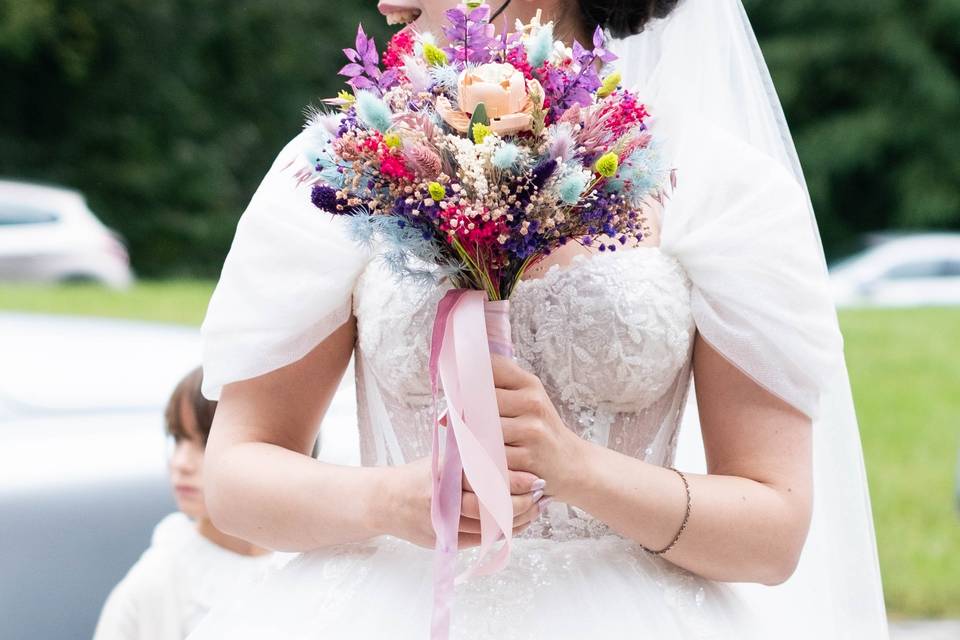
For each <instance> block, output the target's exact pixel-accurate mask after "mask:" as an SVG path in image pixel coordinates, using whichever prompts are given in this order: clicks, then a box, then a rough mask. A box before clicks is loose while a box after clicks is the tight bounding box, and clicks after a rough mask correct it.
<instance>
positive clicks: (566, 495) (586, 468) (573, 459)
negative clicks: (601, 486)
mask: <svg viewBox="0 0 960 640" xmlns="http://www.w3.org/2000/svg"><path fill="white" fill-rule="evenodd" d="M576 440H577V442H576V445H575V446H576V451H575V452H574V453H573V454H572V455H570V456H569V457H568V458H567V459H568V461H569V465H568V466H567V474H566V479H567V481H566V482H564V483H563V485H562V488H561V492H560V494H558V495H556V496H554V497H555V498H556V499H557V500H559V501H560V502H565V503H567V504H570V505H573V506H575V507H583V506H584V503H585V502H586V501H587V500H586V498H587V496H589V495H590V493H591V492H592V491H593V489H592V487H593V486H594V485H595V484H596V483H595V479H594V477H593V473H594V471H595V470H596V468H597V466H596V464H595V463H594V462H593V460H594V459H595V457H596V453H597V452H596V449H597V445H595V444H594V443H592V442H590V441H589V440H583V439H581V438H577V439H576Z"/></svg>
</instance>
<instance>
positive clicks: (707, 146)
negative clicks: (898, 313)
mask: <svg viewBox="0 0 960 640" xmlns="http://www.w3.org/2000/svg"><path fill="white" fill-rule="evenodd" d="M744 24H745V25H746V27H744ZM711 38H712V39H711ZM631 40H632V39H631ZM631 40H627V41H626V45H628V46H627V49H628V51H627V52H626V54H624V53H623V51H622V48H623V47H622V46H621V47H620V49H621V51H619V52H620V53H621V56H622V58H624V59H626V60H629V62H630V65H625V66H624V77H625V78H630V77H633V78H634V81H635V82H636V83H637V84H638V85H639V88H640V89H641V91H645V93H646V95H649V98H650V99H649V100H648V103H649V104H650V105H651V112H652V113H653V115H654V119H653V122H652V132H653V135H654V137H655V139H656V140H657V141H658V144H659V145H660V147H659V148H660V150H661V152H662V153H663V154H664V156H665V158H666V160H667V165H668V166H672V167H675V168H676V170H677V174H678V176H679V183H678V186H677V188H676V190H675V192H673V193H672V194H671V196H670V198H669V200H668V201H667V202H666V206H665V209H664V212H663V219H662V229H661V236H660V246H659V247H651V246H644V247H638V248H633V249H629V250H625V251H620V252H616V253H604V254H594V255H591V256H589V257H587V256H579V257H577V258H575V259H574V261H573V262H572V263H571V264H570V265H568V266H566V267H553V268H551V269H550V270H549V271H548V272H547V273H546V275H545V276H544V277H543V278H542V279H535V280H529V281H524V282H522V283H520V285H519V286H518V288H517V290H516V292H515V294H514V296H513V298H512V302H511V323H512V332H513V340H514V347H515V350H516V356H517V358H518V360H519V362H520V363H521V365H522V366H524V367H525V368H527V369H528V370H530V371H532V372H534V373H536V374H537V375H538V376H540V378H541V380H542V381H543V383H544V386H545V388H546V389H547V391H548V393H549V395H550V397H551V399H552V400H553V402H554V404H555V405H556V407H557V409H558V411H559V412H560V414H561V416H562V417H563V419H564V420H565V422H566V424H567V425H568V426H569V428H571V429H573V430H574V431H576V433H577V434H578V435H579V436H580V437H583V438H586V439H589V440H592V441H594V442H596V443H599V444H602V445H604V446H607V447H610V448H612V449H615V450H617V451H620V452H622V453H624V454H626V455H629V456H633V457H635V458H639V459H642V460H645V461H647V462H649V463H652V464H657V465H669V464H671V463H672V461H673V459H674V456H675V455H676V450H677V442H678V430H679V428H680V425H681V422H684V423H688V425H689V429H688V433H695V432H699V421H698V414H697V411H696V409H695V407H694V408H692V409H691V408H690V404H691V403H688V402H687V398H688V395H689V394H688V391H689V388H690V385H691V379H692V376H691V364H692V361H691V358H692V347H693V339H694V336H695V335H696V333H699V334H700V335H701V336H702V337H703V339H704V340H705V341H707V342H708V343H710V344H711V345H712V346H713V347H714V348H715V349H717V350H718V351H719V352H720V353H721V354H723V355H724V356H725V357H726V358H727V359H728V360H730V361H731V362H732V363H733V364H734V365H736V366H737V367H739V368H740V369H741V370H743V371H744V372H745V373H746V374H747V375H749V376H751V377H752V378H753V379H754V380H756V381H757V382H758V384H760V385H761V386H763V387H764V388H766V389H768V390H769V391H770V392H771V393H773V394H775V395H777V396H779V397H780V398H782V399H783V400H784V401H786V402H788V403H789V404H791V405H792V406H793V407H795V408H796V409H798V410H799V411H801V412H803V413H805V414H806V415H808V416H810V417H811V419H812V420H813V434H814V485H815V492H816V497H815V500H814V516H813V522H812V526H811V530H810V535H809V537H808V541H807V545H806V547H805V549H804V553H803V557H802V558H801V562H800V566H799V568H798V570H797V572H796V574H795V575H794V577H793V578H791V580H789V581H788V582H787V583H785V584H784V585H781V586H778V587H763V586H759V585H751V586H745V585H731V584H723V583H718V582H714V581H710V580H706V579H703V578H701V577H698V576H696V575H694V574H692V573H690V572H687V571H685V570H683V569H680V568H678V567H676V566H674V565H673V564H671V563H670V562H669V561H668V560H667V559H664V558H659V557H654V556H652V555H650V554H648V553H646V552H644V551H642V550H641V549H640V547H639V545H637V544H636V543H634V542H631V541H629V540H626V539H623V538H621V537H620V536H618V535H616V534H614V533H613V532H612V531H610V530H609V529H608V528H607V527H606V525H604V524H603V523H602V522H599V521H597V520H595V519H593V518H591V517H590V515H589V514H587V513H585V512H583V511H580V510H578V509H576V508H573V507H571V506H568V505H565V504H561V503H553V504H551V505H550V506H549V507H548V509H547V512H546V513H545V514H544V515H543V516H541V519H540V520H539V521H537V522H536V523H535V524H534V525H533V526H532V527H530V528H529V529H528V530H527V531H526V532H525V533H523V534H522V535H521V536H520V537H519V539H517V540H516V541H515V545H514V547H513V550H512V553H511V558H510V562H509V565H508V566H507V567H506V568H505V569H504V570H502V571H500V572H498V573H495V574H493V575H490V576H484V577H474V578H471V579H470V580H468V581H467V582H465V583H464V584H462V585H459V586H458V587H457V589H456V595H455V601H454V604H453V612H452V627H451V638H452V639H453V640H470V639H481V638H482V639H487V638H497V639H498V640H505V639H509V638H518V639H525V640H534V639H540V638H543V639H550V640H568V639H573V638H577V639H579V638H581V637H584V636H585V635H588V634H589V637H598V638H617V639H619V638H651V639H657V640H693V639H698V638H724V639H726V638H730V639H733V638H736V639H738V640H740V639H746V638H753V637H757V638H774V637H775V638H778V639H781V638H784V639H785V638H789V639H794V638H796V639H800V638H803V639H807V638H822V639H824V640H834V639H841V638H843V639H847V638H849V639H854V640H859V639H861V638H863V639H864V640H874V639H878V640H879V639H882V638H885V637H886V620H885V616H884V613H883V599H882V592H881V589H880V577H879V570H878V566H877V558H876V547H875V541H874V536H873V529H872V524H871V520H870V507H869V499H868V496H867V493H866V483H865V477H864V473H863V462H862V456H861V451H860V443H859V436H858V432H857V424H856V417H855V415H854V413H853V405H852V402H851V399H850V391H849V382H848V378H847V374H846V368H845V364H844V362H843V357H842V339H841V336H840V333H839V328H838V325H837V319H836V312H835V310H834V307H833V303H832V300H831V297H830V287H829V283H828V281H827V273H826V269H825V265H824V260H823V253H822V249H821V246H820V242H819V237H818V235H817V230H816V224H815V221H814V220H812V218H811V215H810V208H809V199H808V196H807V193H806V190H805V188H804V185H803V180H802V175H801V174H800V173H799V169H798V165H797V164H796V155H795V151H794V149H793V145H792V142H791V141H790V139H789V133H788V132H786V129H785V126H784V125H783V123H782V112H781V111H779V102H777V101H776V96H775V94H774V93H772V87H770V85H769V76H768V75H766V68H765V66H763V63H762V58H758V57H755V53H754V49H755V44H756V43H755V40H753V35H752V31H749V24H748V23H746V21H745V16H744V15H743V9H742V6H741V5H740V2H739V0H682V1H681V3H680V5H679V6H678V8H677V9H676V10H675V11H674V13H673V14H671V17H670V18H668V19H667V20H665V21H662V22H661V23H658V24H655V25H652V26H651V27H650V28H649V29H648V30H647V31H645V32H644V34H642V37H641V38H640V39H639V40H637V41H636V42H634V44H636V45H639V46H635V47H634V48H633V50H632V51H631V50H630V47H629V45H630V44H631ZM620 44H621V45H623V44H624V43H620ZM696 44H699V45H701V46H702V49H698V48H697V46H695V45H696ZM728 48H729V49H731V50H733V51H734V52H735V53H736V54H737V55H736V56H734V55H732V54H730V55H727V54H729V52H728V51H727V49H728ZM720 51H723V52H724V54H725V55H718V52H720ZM690 52H693V54H691V53H690ZM694 80H696V82H694ZM771 100H772V102H771ZM743 101H746V102H747V104H746V106H744V105H743V104H741V103H742V102H743ZM304 148H305V140H304V137H303V136H302V135H301V136H298V137H297V138H296V139H294V140H293V141H292V142H291V143H290V144H289V145H288V146H287V147H286V148H285V149H284V150H283V151H282V152H281V154H280V156H279V157H278V158H277V160H276V162H275V163H274V165H273V167H272V168H271V170H270V172H269V173H268V174H267V176H266V178H265V179H264V181H263V183H262V184H261V185H260V188H259V189H258V190H257V193H256V194H255V196H254V198H253V199H252V201H251V203H250V205H249V207H248V208H247V210H246V211H245V213H244V215H243V217H242V218H241V220H240V223H239V225H238V228H237V233H236V237H235V239H234V243H233V246H232V247H231V251H230V254H229V256H228V257H227V260H226V263H225V264H224V269H223V273H222V274H221V278H220V282H219V283H218V285H217V289H216V291H215V293H214V295H213V298H212V299H211V302H210V307H209V309H208V312H207V317H206V319H205V321H204V325H203V339H204V394H205V395H206V396H207V397H208V398H210V399H217V398H218V397H219V393H220V389H221V388H222V387H223V385H225V384H228V383H230V382H233V381H236V380H242V379H246V378H251V377H254V376H258V375H262V374H264V373H267V372H269V371H272V370H274V369H276V368H278V367H282V366H284V365H287V364H289V363H291V362H294V361H296V360H297V359H299V358H301V357H303V356H304V355H305V354H306V353H308V352H309V351H310V350H311V349H312V348H313V347H314V346H316V345H317V344H318V343H319V342H320V341H321V340H323V339H324V338H325V337H326V336H327V335H329V334H330V332H331V331H332V330H334V329H335V328H336V327H338V326H340V325H341V324H342V323H343V322H345V321H347V320H348V319H349V318H350V317H351V315H353V316H355V318H356V322H357V330H358V336H357V344H356V351H355V361H356V387H357V394H358V403H357V404H358V423H359V433H360V441H359V445H360V451H361V458H362V463H363V464H365V465H370V464H400V463H403V462H409V461H412V460H415V459H418V458H422V457H424V456H428V455H429V454H430V448H431V441H432V429H433V424H432V418H433V413H432V402H431V394H430V386H429V377H428V351H429V342H428V340H429V332H430V330H431V327H432V321H433V316H434V313H435V310H436V303H437V301H438V300H439V299H440V298H441V297H442V295H443V293H444V291H445V290H446V288H447V286H448V285H445V284H438V285H434V286H426V285H424V284H423V283H413V282H404V281H398V280H397V279H396V278H395V277H394V276H393V275H392V274H390V273H388V272H387V270H386V268H385V267H384V266H383V265H382V264H381V262H380V261H378V259H377V257H376V251H375V250H370V251H365V250H362V249H360V248H358V246H357V245H356V244H355V243H353V242H352V241H351V239H350V238H349V235H348V233H347V225H346V224H345V222H344V221H343V220H342V219H338V218H335V217H332V216H330V215H329V214H325V213H322V212H320V211H318V210H317V209H316V208H314V207H313V206H312V205H311V204H310V198H309V187H306V186H300V187H295V180H294V175H295V173H296V171H297V170H298V169H299V168H300V167H302V166H303V165H302V163H304V162H305V154H304ZM685 408H686V409H687V410H686V411H685ZM754 428H763V425H755V426H754ZM701 460H702V454H701ZM349 499H350V497H349V496H344V500H349ZM696 508H697V496H696V495H694V496H693V509H694V510H695V509H696ZM474 553H475V551H464V552H461V558H460V560H461V562H466V561H467V560H469V559H470V558H471V557H472V556H473V554H474ZM432 561H433V551H432V550H428V549H423V548H419V547H416V546H414V545H412V544H410V543H407V542H405V541H402V540H397V539H394V538H390V537H379V538H375V539H371V540H368V541H364V542H358V543H354V544H346V545H339V546H336V547H331V548H325V549H320V550H316V551H312V552H309V553H305V554H302V555H300V556H298V557H297V558H295V559H294V560H292V561H291V562H290V563H288V564H287V565H286V566H285V567H284V568H282V569H280V570H278V571H274V572H272V573H271V574H269V575H268V576H267V577H266V578H265V579H264V580H263V581H262V582H261V583H260V584H258V585H256V586H255V587H254V588H252V589H251V590H249V591H248V592H246V593H245V594H244V595H243V596H242V597H240V598H239V599H238V600H236V601H234V602H232V603H229V604H225V605H223V606H220V607H218V608H215V609H214V610H213V611H212V612H211V613H210V615H209V616H208V618H207V619H206V620H205V621H204V622H203V623H201V625H200V626H199V627H198V629H197V630H196V631H195V632H194V633H193V634H191V636H190V640H221V639H226V638H229V639H230V640H244V639H248V638H249V639H253V638H256V639H258V640H271V639H277V640H281V639H282V640H301V639H308V638H310V639H314V638H317V639H321V638H322V639H327V638H337V639H339V638H356V639H358V640H372V639H380V638H391V639H393V640H425V639H426V638H428V637H429V634H430V616H431V610H432V605H433V593H432V581H433V573H432V569H433V567H432Z"/></svg>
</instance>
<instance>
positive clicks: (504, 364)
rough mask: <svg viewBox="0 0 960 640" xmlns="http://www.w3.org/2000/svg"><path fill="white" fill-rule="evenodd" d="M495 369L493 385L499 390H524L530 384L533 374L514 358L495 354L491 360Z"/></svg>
mask: <svg viewBox="0 0 960 640" xmlns="http://www.w3.org/2000/svg"><path fill="white" fill-rule="evenodd" d="M490 365H491V368H492V369H493V384H494V386H496V387H497V388H498V389H522V388H524V387H526V386H527V385H529V384H530V378H531V377H532V375H533V374H531V373H528V372H527V371H526V370H525V369H524V368H523V367H521V366H520V365H519V364H517V363H516V362H515V361H514V360H513V358H507V357H506V356H501V355H499V354H494V355H493V356H492V357H491V358H490Z"/></svg>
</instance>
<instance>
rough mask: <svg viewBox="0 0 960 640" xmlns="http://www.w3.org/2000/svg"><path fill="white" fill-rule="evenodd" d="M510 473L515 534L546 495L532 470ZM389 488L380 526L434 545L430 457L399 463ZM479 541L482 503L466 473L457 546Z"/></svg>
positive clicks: (537, 511) (536, 511)
mask: <svg viewBox="0 0 960 640" xmlns="http://www.w3.org/2000/svg"><path fill="white" fill-rule="evenodd" d="M509 474H510V492H511V493H512V494H513V496H512V497H513V509H514V519H513V533H514V535H516V534H518V533H520V532H522V531H523V530H524V529H526V528H527V527H528V526H529V525H530V523H531V522H533V521H534V520H535V519H536V518H537V517H538V516H539V515H540V507H539V505H538V500H539V499H540V497H541V496H542V495H543V491H542V487H543V483H542V482H539V483H538V482H537V480H538V478H537V477H536V476H534V475H533V474H531V473H526V472H523V471H510V472H509ZM387 491H388V492H389V495H390V498H389V500H388V503H387V504H388V505H390V506H389V507H388V508H387V509H386V510H385V511H387V513H383V514H381V519H382V521H383V522H384V525H383V527H381V529H382V530H383V531H384V532H385V533H388V534H390V535H393V536H396V537H398V538H402V539H404V540H408V541H410V542H412V543H414V544H416V545H419V546H421V547H426V548H429V549H432V548H433V546H434V541H435V539H436V537H435V535H434V532H433V524H432V522H431V520H430V499H431V496H432V492H433V481H432V479H431V475H430V458H423V459H420V460H417V461H415V462H411V463H408V464H404V465H400V466H398V467H396V468H395V471H394V472H393V473H392V482H391V483H390V486H389V487H387ZM479 544H480V507H479V503H478V502H477V496H476V494H475V493H473V489H472V487H471V486H470V483H469V482H468V481H467V479H466V477H464V479H463V496H462V507H461V517H460V535H459V543H458V546H459V548H461V549H465V548H468V547H475V546H479Z"/></svg>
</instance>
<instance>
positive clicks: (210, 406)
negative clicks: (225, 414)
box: [164, 367, 320, 458]
mask: <svg viewBox="0 0 960 640" xmlns="http://www.w3.org/2000/svg"><path fill="white" fill-rule="evenodd" d="M201 382H203V368H202V367H197V368H196V369H194V370H193V371H191V372H190V373H188V374H187V375H186V376H184V378H183V380H181V381H180V382H179V383H178V384H177V388H176V389H174V390H173V394H172V395H171V396H170V399H169V400H168V401H167V409H166V411H165V412H164V418H165V420H166V423H167V433H168V434H170V435H171V436H173V437H174V438H177V439H180V438H186V439H188V438H189V437H190V434H189V433H188V432H187V428H186V426H185V425H184V424H183V418H182V415H181V413H180V412H181V407H183V406H184V403H186V406H187V408H188V409H189V410H190V412H191V413H193V418H194V420H195V421H196V423H197V431H198V432H199V434H200V440H201V442H202V443H203V446H207V438H208V437H209V436H210V427H211V426H213V414H214V413H215V412H216V411H217V403H216V401H214V400H207V399H206V398H204V397H203V393H201V392H200V383H201ZM319 453H320V438H319V437H318V438H317V439H316V440H315V441H314V443H313V451H312V452H311V453H310V457H312V458H316V457H317V454H319Z"/></svg>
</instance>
